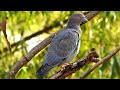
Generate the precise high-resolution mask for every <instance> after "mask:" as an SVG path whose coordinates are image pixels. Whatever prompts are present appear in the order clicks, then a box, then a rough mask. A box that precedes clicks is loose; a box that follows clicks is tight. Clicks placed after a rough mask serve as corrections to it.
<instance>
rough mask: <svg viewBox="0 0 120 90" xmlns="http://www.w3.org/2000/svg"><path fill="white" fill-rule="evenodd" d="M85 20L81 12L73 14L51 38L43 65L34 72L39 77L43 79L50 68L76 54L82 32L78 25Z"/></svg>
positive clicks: (64, 62) (62, 63)
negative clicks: (65, 24)
mask: <svg viewBox="0 0 120 90" xmlns="http://www.w3.org/2000/svg"><path fill="white" fill-rule="evenodd" d="M86 21H87V19H86V18H85V16H84V15H83V14H80V13H77V14H73V15H72V16H71V17H70V19H69V21H68V24H67V26H66V27H64V28H63V30H62V31H61V32H60V33H58V34H57V35H56V36H55V37H54V38H53V40H52V42H51V44H50V46H49V48H48V52H47V54H46V56H45V59H44V62H43V65H42V66H41V67H40V68H39V69H38V70H37V72H36V74H37V76H39V78H40V79H43V78H44V76H46V74H47V73H48V72H49V71H50V70H51V69H52V68H54V67H56V66H60V65H64V64H67V63H68V62H70V61H71V60H72V59H73V58H74V57H75V56H76V55H77V54H78V52H79V48H80V37H81V34H82V31H81V29H80V25H81V24H82V23H83V22H86Z"/></svg>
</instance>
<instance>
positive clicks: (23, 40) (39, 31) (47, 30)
mask: <svg viewBox="0 0 120 90" xmlns="http://www.w3.org/2000/svg"><path fill="white" fill-rule="evenodd" d="M66 22H67V21H66V20H64V21H63V23H66ZM58 26H60V23H59V22H58V21H55V22H54V25H50V26H48V27H45V28H44V29H42V30H38V31H37V32H35V33H34V34H32V35H29V36H26V37H25V38H23V39H22V40H20V41H18V42H16V43H13V44H11V48H13V47H15V46H17V45H19V44H21V42H25V41H27V40H29V39H31V38H33V37H35V36H38V35H40V34H42V33H44V32H49V31H50V30H51V29H53V28H54V27H58ZM7 50H8V49H7V47H5V48H3V51H4V52H5V51H7ZM1 53H2V52H1V51H0V54H1Z"/></svg>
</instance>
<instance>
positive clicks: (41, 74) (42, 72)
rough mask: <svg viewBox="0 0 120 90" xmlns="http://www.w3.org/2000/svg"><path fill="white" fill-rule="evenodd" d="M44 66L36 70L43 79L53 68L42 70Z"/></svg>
mask: <svg viewBox="0 0 120 90" xmlns="http://www.w3.org/2000/svg"><path fill="white" fill-rule="evenodd" d="M43 68H44V66H41V67H40V68H39V69H38V70H37V72H36V75H37V76H38V77H39V79H43V78H44V77H45V76H46V74H47V73H48V72H49V71H50V70H51V69H47V70H45V69H44V70H42V69H43Z"/></svg>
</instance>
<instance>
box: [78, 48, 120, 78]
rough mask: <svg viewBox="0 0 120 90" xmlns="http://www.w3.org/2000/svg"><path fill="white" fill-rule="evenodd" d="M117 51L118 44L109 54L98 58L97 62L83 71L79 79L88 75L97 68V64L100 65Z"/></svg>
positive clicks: (118, 49)
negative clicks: (100, 58)
mask: <svg viewBox="0 0 120 90" xmlns="http://www.w3.org/2000/svg"><path fill="white" fill-rule="evenodd" d="M118 51H120V46H118V47H117V48H116V49H115V50H113V51H112V52H111V53H110V54H109V55H107V56H106V57H104V58H103V59H102V60H100V61H99V62H97V63H96V64H95V65H94V66H93V67H92V68H90V69H89V70H88V71H87V72H85V73H84V74H83V75H82V76H81V77H80V79H84V78H85V77H86V76H87V75H89V74H90V73H91V72H92V71H93V70H94V69H95V68H97V67H98V66H99V65H101V64H102V63H104V62H106V61H108V60H110V58H111V57H113V56H114V55H115V54H116V53H117V52H118Z"/></svg>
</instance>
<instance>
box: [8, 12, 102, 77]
mask: <svg viewBox="0 0 120 90" xmlns="http://www.w3.org/2000/svg"><path fill="white" fill-rule="evenodd" d="M98 13H100V11H90V12H89V13H87V14H86V15H85V16H86V18H87V19H88V21H89V20H91V19H92V18H93V17H95V16H96V15H97V14H98ZM84 23H86V22H84ZM58 32H60V31H58ZM58 32H56V33H54V34H52V35H50V36H49V37H48V38H46V39H45V40H43V41H42V42H40V43H39V44H38V45H36V46H35V47H34V48H32V49H31V50H30V51H29V52H28V53H27V54H26V55H25V56H24V57H23V58H22V59H20V60H19V61H18V62H16V64H15V65H14V66H13V68H12V69H11V71H10V73H9V75H8V78H9V79H13V78H15V75H16V74H17V72H18V71H19V69H20V68H21V67H23V66H24V65H25V64H27V63H28V62H29V61H30V60H31V59H32V58H33V57H34V56H35V55H36V54H37V53H38V52H40V51H41V50H42V49H43V48H45V47H46V46H47V45H48V44H50V43H51V41H52V39H53V37H54V36H55V35H56V34H57V33H58Z"/></svg>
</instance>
